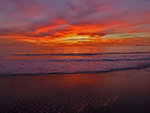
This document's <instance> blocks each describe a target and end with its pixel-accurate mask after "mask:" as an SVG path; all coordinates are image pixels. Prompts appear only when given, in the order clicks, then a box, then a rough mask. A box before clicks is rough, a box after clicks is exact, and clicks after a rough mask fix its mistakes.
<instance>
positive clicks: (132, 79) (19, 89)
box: [0, 68, 150, 113]
mask: <svg viewBox="0 0 150 113" xmlns="http://www.w3.org/2000/svg"><path fill="white" fill-rule="evenodd" d="M0 112H1V113H13V112H15V113H150V68H145V69H141V70H129V71H118V72H110V73H96V74H91V73H90V74H60V75H59V74H57V75H43V76H41V75H40V76H38V75H36V76H35V75H34V76H8V77H0Z"/></svg>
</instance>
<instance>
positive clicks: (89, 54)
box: [12, 51, 150, 56]
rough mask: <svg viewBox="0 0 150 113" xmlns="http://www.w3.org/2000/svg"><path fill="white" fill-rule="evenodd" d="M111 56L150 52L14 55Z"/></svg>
mask: <svg viewBox="0 0 150 113" xmlns="http://www.w3.org/2000/svg"><path fill="white" fill-rule="evenodd" d="M109 54H110V55H111V54H150V51H149V52H110V53H62V54H57V53H55V54H12V55H14V56H93V55H109Z"/></svg>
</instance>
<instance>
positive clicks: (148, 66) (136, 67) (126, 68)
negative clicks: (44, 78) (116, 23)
mask: <svg viewBox="0 0 150 113" xmlns="http://www.w3.org/2000/svg"><path fill="white" fill-rule="evenodd" d="M144 68H150V64H141V65H137V66H133V67H125V68H116V69H108V70H100V71H76V72H52V73H51V72H50V73H16V74H0V77H7V76H36V75H60V74H62V75H64V74H90V73H91V74H92V73H93V74H94V73H109V72H116V71H127V70H137V69H138V70H139V69H144Z"/></svg>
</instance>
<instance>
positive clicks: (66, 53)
mask: <svg viewBox="0 0 150 113" xmlns="http://www.w3.org/2000/svg"><path fill="white" fill-rule="evenodd" d="M146 67H150V46H63V47H60V46H53V47H52V46H50V47H44V46H43V47H28V48H27V47H18V48H16V47H8V48H7V47H1V48H0V76H12V75H19V76H21V75H47V74H80V73H105V72H112V71H120V70H131V69H142V68H146Z"/></svg>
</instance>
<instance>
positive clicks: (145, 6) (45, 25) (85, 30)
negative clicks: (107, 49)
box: [0, 0, 150, 45]
mask: <svg viewBox="0 0 150 113" xmlns="http://www.w3.org/2000/svg"><path fill="white" fill-rule="evenodd" d="M0 2H1V4H0V9H1V13H0V40H3V39H5V40H6V41H9V40H10V39H11V40H13V41H21V42H24V43H26V42H28V43H33V44H38V45H61V44H63V45H64V44H66V45H74V44H76V45H82V44H83V45H85V44H100V45H103V44H121V45H122V44H125V45H150V15H149V13H150V7H149V5H150V2H149V1H148V0H125V1H120V0H111V1H109V0H101V1H100V0H92V1H91V0H76V1H73V0H56V1H54V0H30V1H26V0H13V1H12V0H0ZM1 43H2V42H1Z"/></svg>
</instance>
